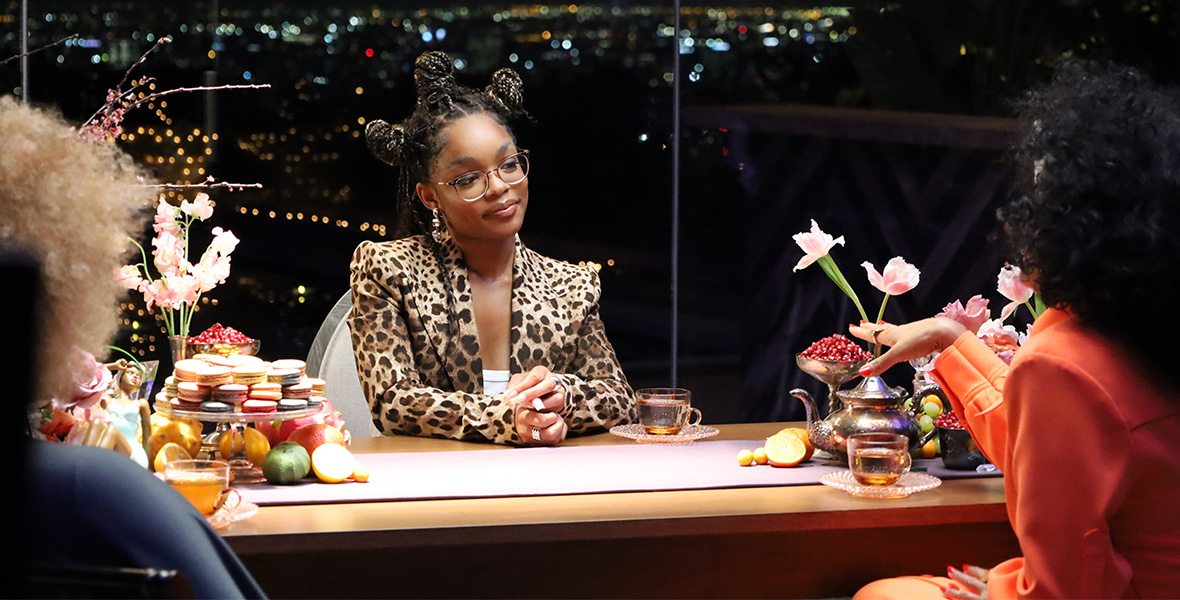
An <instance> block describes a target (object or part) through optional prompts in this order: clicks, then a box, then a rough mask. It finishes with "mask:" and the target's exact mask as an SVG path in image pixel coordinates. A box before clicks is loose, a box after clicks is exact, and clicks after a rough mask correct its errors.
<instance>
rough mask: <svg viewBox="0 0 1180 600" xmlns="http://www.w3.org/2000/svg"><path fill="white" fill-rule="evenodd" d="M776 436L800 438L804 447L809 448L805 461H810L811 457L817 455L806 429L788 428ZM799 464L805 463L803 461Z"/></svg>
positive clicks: (804, 457)
mask: <svg viewBox="0 0 1180 600" xmlns="http://www.w3.org/2000/svg"><path fill="white" fill-rule="evenodd" d="M774 435H776V436H779V435H793V436H795V437H797V438H799V441H801V442H803V446H804V447H805V448H807V454H805V455H804V456H803V460H810V459H811V456H812V455H813V454H815V446H813V445H812V444H811V438H810V437H808V435H807V430H806V429H800V428H798V427H788V428H786V429H783V430H782V431H780V432H778V433H776V434H774ZM799 462H803V461H799Z"/></svg>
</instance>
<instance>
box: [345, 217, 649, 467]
mask: <svg viewBox="0 0 1180 600" xmlns="http://www.w3.org/2000/svg"><path fill="white" fill-rule="evenodd" d="M512 271H513V274H512V329H511V334H510V336H511V341H510V344H511V352H510V369H511V372H512V373H521V372H525V371H528V370H529V369H531V368H533V367H534V366H537V365H545V366H546V367H548V368H549V370H550V371H552V372H553V373H554V374H556V375H557V376H558V377H559V378H560V379H561V382H562V383H563V384H564V386H565V389H566V390H567V394H566V405H565V408H564V409H563V410H562V411H561V415H562V417H563V418H564V419H565V422H566V423H567V424H568V425H569V431H570V433H571V434H577V433H586V432H593V431H601V430H603V429H607V428H610V427H611V426H613V425H616V424H621V423H630V422H633V421H634V420H635V400H634V396H633V394H632V391H631V387H630V386H629V385H628V384H627V379H626V377H624V376H623V370H622V368H621V367H620V366H619V362H618V359H617V358H616V357H615V352H614V349H613V348H612V347H611V345H610V342H609V341H607V339H606V331H605V329H604V328H603V324H602V320H601V319H599V316H598V298H599V294H600V292H601V290H600V287H599V280H598V274H597V273H595V272H594V271H593V270H591V269H588V268H584V267H577V266H574V265H571V264H569V263H565V262H561V261H558V260H554V259H551V258H547V257H545V256H541V255H540V254H537V253H536V252H533V251H532V250H529V249H527V248H525V247H524V245H523V244H521V242H520V238H519V237H518V238H517V239H516V257H515V260H514V262H513V267H512ZM350 284H351V285H350V287H351V289H352V313H351V314H350V316H349V325H350V328H351V330H352V344H353V348H354V351H355V353H356V363H357V372H358V373H359V374H360V379H361V385H362V387H363V388H364V391H365V397H366V398H367V399H368V401H369V407H370V409H371V410H372V412H373V423H374V424H375V425H376V426H377V429H378V430H380V431H381V432H382V433H384V434H386V435H392V434H407V435H420V436H431V437H443V438H455V439H462V440H477V441H491V442H495V443H498V444H515V445H523V444H525V443H526V442H525V440H522V439H521V438H520V436H519V435H517V433H516V428H515V427H514V425H513V410H512V405H511V403H509V402H506V401H505V398H504V396H505V394H503V393H501V394H497V395H495V396H487V395H484V393H483V363H482V361H481V360H480V352H479V334H478V331H477V330H476V327H475V319H474V317H473V314H474V310H473V308H472V303H471V287H470V285H469V283H468V275H467V267H466V263H465V261H464V259H463V255H462V253H461V252H460V250H459V248H458V246H457V245H455V243H454V241H453V240H451V239H450V237H449V236H444V238H443V242H442V243H441V244H435V243H432V242H431V241H429V240H427V239H426V237H425V236H416V237H409V238H404V239H400V240H396V241H392V242H380V243H377V242H363V243H361V245H360V246H358V247H357V249H356V252H355V253H354V254H353V258H352V276H351V282H350Z"/></svg>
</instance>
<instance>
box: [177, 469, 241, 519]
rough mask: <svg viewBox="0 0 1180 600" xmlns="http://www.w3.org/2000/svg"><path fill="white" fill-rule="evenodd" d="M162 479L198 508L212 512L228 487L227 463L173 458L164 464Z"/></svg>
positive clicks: (202, 512) (205, 512) (206, 513)
mask: <svg viewBox="0 0 1180 600" xmlns="http://www.w3.org/2000/svg"><path fill="white" fill-rule="evenodd" d="M164 481H166V482H168V485H170V486H172V487H173V489H175V490H176V491H178V492H180V495H181V496H184V497H185V499H186V500H188V501H189V502H190V503H192V505H193V506H195V507H197V510H199V511H201V514H204V515H211V514H213V511H214V510H216V509H217V507H218V505H219V504H220V500H221V497H222V494H223V493H224V492H225V490H226V488H227V487H229V463H226V462H221V461H214V460H173V461H169V462H168V464H167V465H166V466H165V467H164Z"/></svg>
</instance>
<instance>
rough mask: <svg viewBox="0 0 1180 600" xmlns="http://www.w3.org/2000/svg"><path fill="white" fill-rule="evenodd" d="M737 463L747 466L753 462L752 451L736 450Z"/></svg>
mask: <svg viewBox="0 0 1180 600" xmlns="http://www.w3.org/2000/svg"><path fill="white" fill-rule="evenodd" d="M738 464H739V465H741V466H743V467H748V466H750V465H752V464H754V453H753V452H750V451H749V450H742V451H741V452H738Z"/></svg>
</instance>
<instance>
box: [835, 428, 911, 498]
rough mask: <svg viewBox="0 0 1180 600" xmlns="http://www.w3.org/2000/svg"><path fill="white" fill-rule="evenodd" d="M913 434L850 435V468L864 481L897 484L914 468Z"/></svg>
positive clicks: (876, 483) (864, 482)
mask: <svg viewBox="0 0 1180 600" xmlns="http://www.w3.org/2000/svg"><path fill="white" fill-rule="evenodd" d="M911 464H913V461H912V460H911V459H910V438H908V437H906V436H904V435H900V434H896V433H857V434H853V435H850V436H848V468H849V470H851V471H852V476H853V477H855V478H856V480H857V481H858V482H859V483H860V484H861V485H876V486H884V485H893V484H895V483H897V480H898V479H901V476H902V475H905V474H906V473H908V472H909V471H910V465H911Z"/></svg>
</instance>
